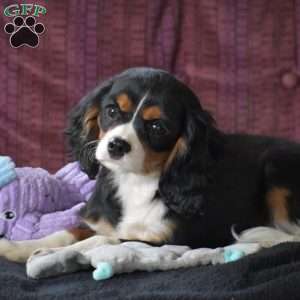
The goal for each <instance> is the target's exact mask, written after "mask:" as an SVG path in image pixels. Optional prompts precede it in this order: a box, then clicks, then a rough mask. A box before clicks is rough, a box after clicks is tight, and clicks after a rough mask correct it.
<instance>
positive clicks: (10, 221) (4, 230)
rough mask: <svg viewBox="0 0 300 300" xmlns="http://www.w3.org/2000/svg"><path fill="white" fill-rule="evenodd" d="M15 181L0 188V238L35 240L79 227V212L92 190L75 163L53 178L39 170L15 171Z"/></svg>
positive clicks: (92, 184)
mask: <svg viewBox="0 0 300 300" xmlns="http://www.w3.org/2000/svg"><path fill="white" fill-rule="evenodd" d="M15 173H16V178H15V179H12V181H11V182H10V183H7V184H5V185H4V186H3V187H2V188H0V236H1V237H5V238H6V239H10V240H28V239H37V238H41V237H43V236H46V235H48V234H51V233H53V232H55V231H58V230H63V229H68V228H72V227H74V226H78V225H79V223H80V218H79V217H78V212H79V210H80V208H81V207H82V206H83V205H84V204H85V202H86V201H87V200H88V198H89V196H90V194H91V193H92V190H93V188H94V186H95V181H94V180H89V178H88V177H87V175H86V174H85V173H83V172H82V171H81V170H80V168H79V165H78V163H77V162H74V163H70V164H68V165H66V166H65V167H63V168H62V169H61V170H59V171H58V172H57V173H56V174H55V175H51V174H49V173H48V172H47V171H46V170H43V169H41V168H28V167H25V168H16V169H15Z"/></svg>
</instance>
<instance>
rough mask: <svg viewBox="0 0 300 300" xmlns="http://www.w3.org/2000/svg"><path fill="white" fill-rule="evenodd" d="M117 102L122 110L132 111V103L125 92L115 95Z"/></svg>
mask: <svg viewBox="0 0 300 300" xmlns="http://www.w3.org/2000/svg"><path fill="white" fill-rule="evenodd" d="M117 103H118V104H119V107H120V109H121V110H122V111H124V112H132V111H133V103H132V101H131V99H130V98H129V97H128V95H127V94H125V93H123V94H120V95H119V96H118V97H117Z"/></svg>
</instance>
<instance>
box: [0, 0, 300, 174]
mask: <svg viewBox="0 0 300 300" xmlns="http://www.w3.org/2000/svg"><path fill="white" fill-rule="evenodd" d="M23 2H27V1H21V0H3V1H1V4H0V5H1V8H4V7H5V6H6V5H8V4H14V3H23ZM34 2H35V3H40V4H41V5H43V6H45V7H46V8H47V10H48V12H47V14H46V16H42V17H39V21H40V22H42V23H43V24H44V25H45V28H46V30H45V33H44V34H43V35H41V38H40V44H39V46H38V47H37V48H34V49H33V48H28V47H20V48H17V49H13V48H11V47H10V45H9V36H8V35H7V34H6V33H4V31H1V34H0V90H1V93H0V154H1V153H2V154H7V155H10V156H12V158H13V159H14V160H15V161H16V163H17V165H22V166H29V165H30V166H41V167H43V168H45V169H47V170H50V171H55V170H57V169H58V168H60V167H61V166H62V165H64V163H65V162H66V160H67V156H66V151H65V146H64V137H63V133H62V132H63V128H64V127H65V121H66V115H67V112H68V111H69V110H70V108H71V107H72V106H73V105H74V104H75V103H77V102H78V101H79V99H80V98H81V97H82V96H83V95H84V94H85V93H86V92H87V91H89V90H90V89H91V88H93V87H94V86H95V85H96V84H97V82H99V81H101V80H103V79H104V78H107V77H109V76H111V75H113V74H115V73H117V72H120V71H121V70H124V69H125V68H128V67H133V66H142V65H145V66H152V67H159V68H163V69H166V70H168V71H171V72H173V73H174V74H176V75H177V76H179V77H180V78H182V79H183V80H184V81H185V82H186V83H187V84H189V85H190V86H191V87H192V88H193V89H194V90H195V92H196V93H197V94H198V95H199V96H201V99H202V100H201V101H202V103H203V105H204V106H205V107H206V108H207V109H209V110H210V111H211V112H212V113H213V115H214V116H215V118H216V119H217V121H218V124H219V127H221V128H222V129H224V130H226V131H247V132H251V133H263V134H270V135H276V136H283V137H287V138H293V139H297V140H300V79H299V78H300V77H299V76H300V0H285V1H273V0H251V1H249V0H238V1H234V0H228V1H224V0H221V1H220V0H183V1H174V0H151V1H148V0H130V1H127V0H89V1H85V0H77V1H73V0H65V1H53V0H50V1H45V0H37V1H34ZM28 3H31V1H29V2H28ZM10 21H11V18H9V17H5V16H4V15H3V14H1V17H0V30H2V29H1V28H3V27H4V24H5V23H7V22H10Z"/></svg>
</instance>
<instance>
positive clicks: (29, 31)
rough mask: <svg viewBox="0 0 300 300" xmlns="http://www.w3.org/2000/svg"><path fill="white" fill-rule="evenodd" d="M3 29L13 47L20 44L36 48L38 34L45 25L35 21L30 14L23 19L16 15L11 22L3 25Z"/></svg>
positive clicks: (43, 29)
mask: <svg viewBox="0 0 300 300" xmlns="http://www.w3.org/2000/svg"><path fill="white" fill-rule="evenodd" d="M4 31H5V32H6V33H7V34H10V39H9V41H10V44H11V46H12V47H13V48H19V47H21V46H28V47H31V48H36V47H37V46H38V45H39V35H40V34H42V33H43V32H44V31H45V26H44V25H43V24H42V23H36V20H35V18H34V17H32V16H28V17H27V18H26V19H25V20H24V18H23V17H21V16H17V17H15V18H14V19H13V22H12V23H7V24H6V25H5V26H4Z"/></svg>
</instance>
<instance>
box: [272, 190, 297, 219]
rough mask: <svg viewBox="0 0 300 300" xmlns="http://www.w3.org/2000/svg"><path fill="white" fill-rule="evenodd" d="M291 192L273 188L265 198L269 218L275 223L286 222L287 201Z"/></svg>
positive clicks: (287, 215)
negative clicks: (269, 214) (269, 213)
mask: <svg viewBox="0 0 300 300" xmlns="http://www.w3.org/2000/svg"><path fill="white" fill-rule="evenodd" d="M290 194H291V192H290V191H289V190H288V189H286V188H283V187H273V188H272V189H271V190H270V191H269V192H268V193H267V196H266V199H267V204H268V206H269V209H270V212H271V216H272V218H273V221H274V222H275V223H278V224H280V223H283V222H288V220H289V213H288V208H287V200H288V197H289V196H290Z"/></svg>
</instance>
